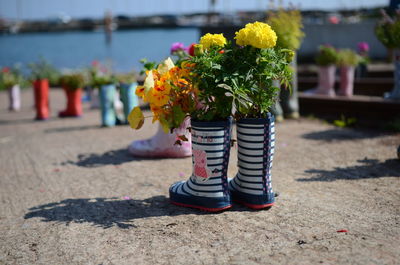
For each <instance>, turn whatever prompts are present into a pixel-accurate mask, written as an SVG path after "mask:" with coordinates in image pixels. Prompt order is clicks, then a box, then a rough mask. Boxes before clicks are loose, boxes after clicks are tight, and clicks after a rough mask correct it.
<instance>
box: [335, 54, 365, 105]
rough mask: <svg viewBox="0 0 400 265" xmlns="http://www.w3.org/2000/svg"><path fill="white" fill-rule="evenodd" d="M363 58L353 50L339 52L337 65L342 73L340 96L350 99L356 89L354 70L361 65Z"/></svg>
mask: <svg viewBox="0 0 400 265" xmlns="http://www.w3.org/2000/svg"><path fill="white" fill-rule="evenodd" d="M360 61H361V57H360V56H359V55H358V54H357V53H356V52H354V51H353V50H351V49H342V50H339V52H338V54H337V62H336V64H337V65H338V67H339V71H340V86H339V90H338V93H337V94H338V95H340V96H346V97H350V96H352V95H353V89H354V69H355V67H356V66H357V65H358V64H359V63H360Z"/></svg>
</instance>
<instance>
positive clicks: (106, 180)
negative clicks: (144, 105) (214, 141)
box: [0, 90, 400, 264]
mask: <svg viewBox="0 0 400 265" xmlns="http://www.w3.org/2000/svg"><path fill="white" fill-rule="evenodd" d="M51 104H52V116H53V118H51V119H50V120H49V121H47V122H35V121H33V120H32V118H33V117H34V112H33V110H32V107H31V106H32V94H31V92H30V91H25V92H24V93H23V106H24V107H23V109H22V111H21V112H19V113H9V112H8V111H7V110H6V108H7V100H6V95H5V94H4V93H1V94H0V108H1V110H0V264H319V263H322V264H399V263H400V262H399V260H400V244H399V242H400V224H399V222H400V215H399V214H400V160H398V159H397V158H396V148H397V145H398V144H400V135H399V134H386V133H384V132H377V131H364V130H350V129H338V128H335V127H333V126H331V125H329V124H326V123H324V122H321V121H317V120H308V119H301V120H299V121H286V122H284V123H281V124H279V125H278V126H277V149H276V156H275V160H274V168H273V186H274V189H275V190H277V191H279V192H280V196H279V197H278V200H277V204H276V206H275V207H273V208H271V209H270V210H263V211H252V210H249V209H247V208H245V207H242V206H239V205H234V207H233V208H232V209H231V210H228V211H225V212H223V213H219V214H210V213H204V212H200V211H197V210H192V209H185V208H180V207H177V206H174V205H171V204H170V203H169V201H168V187H169V186H170V184H171V183H173V182H175V181H178V180H180V179H184V178H186V176H188V175H189V174H190V172H191V160H190V158H186V159H164V160H143V159H142V160H141V159H134V158H132V157H130V156H129V154H128V152H127V149H126V148H127V145H128V144H129V143H130V142H131V141H132V140H135V139H143V138H146V137H148V136H150V135H152V134H153V133H154V131H155V129H156V127H155V126H151V123H150V121H147V123H146V124H145V126H144V128H143V129H142V130H140V131H133V130H131V129H130V128H129V127H128V126H118V127H115V128H110V129H105V128H100V126H99V124H100V115H99V112H98V110H88V109H87V106H86V109H85V114H84V117H83V118H80V119H58V118H55V117H56V113H57V112H58V111H59V110H61V109H62V107H63V104H64V96H63V94H62V91H59V90H55V91H54V90H53V91H51ZM235 171H236V148H233V149H232V153H231V162H230V167H229V175H230V176H233V175H234V174H235ZM126 196H129V197H126ZM129 198H131V199H129ZM339 230H347V231H348V232H338V231H339Z"/></svg>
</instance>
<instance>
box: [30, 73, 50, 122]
mask: <svg viewBox="0 0 400 265" xmlns="http://www.w3.org/2000/svg"><path fill="white" fill-rule="evenodd" d="M33 89H34V95H35V108H36V120H46V119H48V118H49V116H50V114H49V81H48V80H47V79H39V80H35V81H34V82H33Z"/></svg>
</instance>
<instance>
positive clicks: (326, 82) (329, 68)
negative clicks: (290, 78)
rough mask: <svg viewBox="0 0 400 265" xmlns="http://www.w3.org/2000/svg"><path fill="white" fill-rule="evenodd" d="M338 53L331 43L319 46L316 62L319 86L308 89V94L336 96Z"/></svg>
mask: <svg viewBox="0 0 400 265" xmlns="http://www.w3.org/2000/svg"><path fill="white" fill-rule="evenodd" d="M337 58H338V53H337V51H336V49H335V48H334V47H332V46H330V45H322V46H320V47H319V50H318V54H317V56H316V57H315V62H316V63H317V65H318V86H317V88H316V89H312V90H307V91H306V92H305V93H307V94H319V95H327V96H330V97H333V96H335V89H334V86H335V73H336V63H337Z"/></svg>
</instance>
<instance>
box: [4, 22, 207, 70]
mask: <svg viewBox="0 0 400 265" xmlns="http://www.w3.org/2000/svg"><path fill="white" fill-rule="evenodd" d="M198 38H199V31H198V29H194V28H185V29H139V30H126V31H116V32H113V35H112V42H111V45H109V46H107V45H106V42H105V35H104V32H63V33H27V34H19V35H0V66H11V65H14V64H15V63H22V64H23V65H25V64H27V63H30V62H34V61H37V60H38V59H39V57H40V56H43V57H44V58H45V59H47V60H48V61H50V62H51V63H52V64H54V65H55V66H56V67H57V68H80V67H85V66H88V65H90V63H91V62H92V61H94V60H98V61H103V62H104V61H106V60H109V59H112V62H113V68H114V70H116V71H130V70H132V69H136V70H140V69H141V64H140V63H139V60H140V59H142V58H144V57H146V58H148V59H149V60H156V61H159V60H162V59H163V58H166V57H167V56H168V55H169V49H170V46H171V44H172V43H173V42H177V41H179V42H183V43H184V44H185V45H187V46H188V45H190V44H191V43H193V42H196V41H198Z"/></svg>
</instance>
